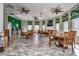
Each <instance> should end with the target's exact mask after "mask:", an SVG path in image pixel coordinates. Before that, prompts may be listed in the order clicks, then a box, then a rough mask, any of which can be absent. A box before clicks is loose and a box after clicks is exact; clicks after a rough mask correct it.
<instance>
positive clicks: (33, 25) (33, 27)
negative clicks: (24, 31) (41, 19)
mask: <svg viewBox="0 0 79 59" xmlns="http://www.w3.org/2000/svg"><path fill="white" fill-rule="evenodd" d="M32 29H33V30H34V29H35V20H33V22H32Z"/></svg>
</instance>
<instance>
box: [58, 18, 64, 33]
mask: <svg viewBox="0 0 79 59" xmlns="http://www.w3.org/2000/svg"><path fill="white" fill-rule="evenodd" d="M59 32H60V34H62V33H63V32H64V31H63V22H62V17H60V23H59Z"/></svg>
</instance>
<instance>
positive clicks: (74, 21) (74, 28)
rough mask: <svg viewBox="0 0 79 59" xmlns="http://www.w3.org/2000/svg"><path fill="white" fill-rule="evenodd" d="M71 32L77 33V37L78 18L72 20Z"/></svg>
mask: <svg viewBox="0 0 79 59" xmlns="http://www.w3.org/2000/svg"><path fill="white" fill-rule="evenodd" d="M72 23H73V30H75V31H77V36H79V18H75V19H73V20H72Z"/></svg>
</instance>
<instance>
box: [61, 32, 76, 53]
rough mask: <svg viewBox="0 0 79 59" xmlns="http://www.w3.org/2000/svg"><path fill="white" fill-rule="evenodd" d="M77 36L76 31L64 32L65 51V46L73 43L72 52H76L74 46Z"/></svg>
mask: <svg viewBox="0 0 79 59" xmlns="http://www.w3.org/2000/svg"><path fill="white" fill-rule="evenodd" d="M75 36H76V31H70V32H64V40H63V52H65V47H67V46H68V45H71V46H72V52H73V53H74V47H73V46H75Z"/></svg>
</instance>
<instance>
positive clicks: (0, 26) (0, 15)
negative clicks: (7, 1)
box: [0, 3, 3, 32]
mask: <svg viewBox="0 0 79 59" xmlns="http://www.w3.org/2000/svg"><path fill="white" fill-rule="evenodd" d="M1 31H2V32H3V3H0V32H1Z"/></svg>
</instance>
